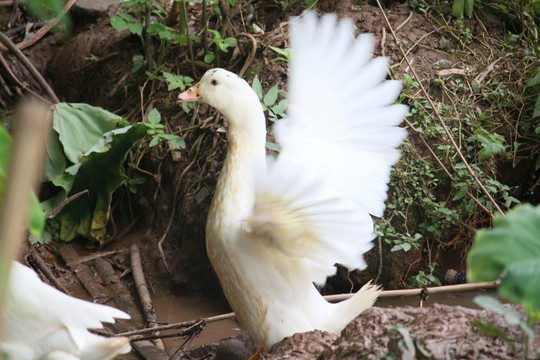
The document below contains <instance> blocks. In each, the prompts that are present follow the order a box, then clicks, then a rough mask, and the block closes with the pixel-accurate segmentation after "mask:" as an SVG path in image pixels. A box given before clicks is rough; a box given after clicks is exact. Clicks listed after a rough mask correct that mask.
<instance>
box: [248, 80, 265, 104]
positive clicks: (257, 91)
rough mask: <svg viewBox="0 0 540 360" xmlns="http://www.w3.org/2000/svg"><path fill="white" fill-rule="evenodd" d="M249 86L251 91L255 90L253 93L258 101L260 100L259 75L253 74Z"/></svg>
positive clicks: (261, 92)
mask: <svg viewBox="0 0 540 360" xmlns="http://www.w3.org/2000/svg"><path fill="white" fill-rule="evenodd" d="M251 88H252V89H253V91H255V94H257V97H258V98H259V101H261V100H262V97H263V90H262V85H261V82H260V80H259V76H257V75H255V78H254V79H253V82H252V84H251Z"/></svg>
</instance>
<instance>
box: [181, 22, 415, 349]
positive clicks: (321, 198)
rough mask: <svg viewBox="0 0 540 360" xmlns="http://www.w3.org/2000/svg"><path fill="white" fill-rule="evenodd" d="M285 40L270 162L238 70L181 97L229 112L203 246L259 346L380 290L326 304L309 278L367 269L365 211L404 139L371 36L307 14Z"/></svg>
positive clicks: (392, 87)
mask: <svg viewBox="0 0 540 360" xmlns="http://www.w3.org/2000/svg"><path fill="white" fill-rule="evenodd" d="M290 45H291V48H292V54H293V59H292V61H291V64H290V74H289V87H288V93H289V103H288V104H289V105H288V110H287V113H288V119H286V120H282V121H279V122H278V123H276V125H275V137H276V139H277V141H278V143H279V144H280V145H281V151H280V153H279V156H278V158H277V160H275V161H274V160H272V159H271V158H266V157H265V142H266V123H265V118H264V114H263V109H262V107H261V104H260V102H259V100H258V98H257V95H256V94H255V92H254V91H253V90H252V89H251V87H250V86H249V85H248V83H246V82H245V81H244V80H242V79H240V78H239V77H238V76H237V75H235V74H233V73H231V72H229V71H226V70H223V69H212V70H209V71H208V72H206V74H205V75H204V76H203V77H202V79H201V81H200V82H199V83H198V84H196V85H195V86H193V87H192V88H190V89H189V90H187V91H185V92H184V93H182V94H180V95H179V99H180V100H181V101H198V100H200V101H202V102H205V103H207V104H209V105H211V106H213V107H214V108H216V109H217V110H218V111H220V112H221V113H222V114H223V115H224V116H225V117H226V118H227V120H228V133H227V139H228V147H229V148H228V152H227V155H226V158H225V162H224V165H223V169H222V172H221V175H220V177H219V180H218V183H217V186H216V192H215V195H214V198H213V200H212V204H211V207H210V212H209V214H208V222H207V227H206V240H207V251H208V255H209V257H210V260H211V262H212V264H213V266H214V268H215V271H216V273H217V275H218V277H219V279H220V281H221V284H222V287H223V291H224V293H225V295H226V297H227V299H228V301H229V303H230V305H231V307H232V308H233V310H234V311H235V313H236V316H237V318H238V320H239V322H240V324H241V325H242V326H243V327H244V329H245V330H246V331H247V332H248V333H249V334H250V335H251V337H252V338H253V339H254V340H255V341H256V342H258V343H259V344H260V345H262V346H263V347H264V348H269V347H270V346H271V345H272V344H274V343H276V342H278V341H280V340H281V339H283V338H284V337H286V336H290V335H292V334H294V333H297V332H306V331H311V330H314V329H319V330H325V331H330V332H334V333H339V332H340V331H341V330H342V329H343V328H344V327H345V326H346V325H347V324H348V323H349V322H350V321H351V320H352V319H354V318H355V317H356V316H357V315H358V314H360V313H361V312H362V311H364V310H366V309H368V308H369V307H371V306H372V304H373V303H374V301H375V300H376V299H377V296H378V294H379V289H378V287H376V286H373V285H371V284H366V285H365V286H364V287H362V288H361V289H360V290H359V291H358V292H357V293H356V294H355V295H354V296H353V297H352V298H351V299H349V300H347V301H343V302H341V303H338V304H330V303H328V302H327V301H325V300H324V298H323V297H322V296H321V295H320V294H319V292H318V291H317V289H316V288H315V286H314V284H313V283H317V284H322V283H324V282H325V281H326V277H327V276H329V275H332V274H334V273H335V270H336V268H335V266H334V265H335V264H336V263H340V264H344V265H346V266H348V267H349V268H351V269H354V268H360V269H361V268H364V267H365V266H366V264H365V262H364V260H363V259H362V254H363V253H364V252H366V251H367V250H369V249H370V248H371V247H372V243H371V240H372V239H373V238H374V233H373V221H372V218H371V215H374V216H378V217H380V216H382V214H383V210H384V201H385V199H386V191H387V182H388V180H389V174H390V168H391V166H392V165H393V164H394V163H395V162H396V161H397V160H398V159H399V156H400V154H399V151H398V150H396V149H395V148H396V147H397V146H399V144H400V143H401V142H402V141H403V139H404V138H405V137H406V131H405V130H404V129H402V128H399V127H397V125H398V124H399V123H400V122H401V121H402V120H403V118H404V117H405V114H406V113H407V107H406V106H404V105H397V104H395V105H392V103H393V102H394V101H395V100H396V99H397V98H398V96H399V94H400V91H401V83H400V82H399V81H384V80H385V78H386V76H387V69H388V65H389V61H388V59H386V58H380V57H379V58H376V59H373V60H371V56H372V51H373V39H372V36H369V35H362V36H360V37H359V38H358V39H356V40H355V39H354V33H353V26H352V22H351V21H350V20H341V21H339V22H338V21H337V19H336V16H335V15H333V14H331V15H325V16H323V17H322V18H321V19H320V20H319V19H317V17H316V15H314V14H313V13H306V14H304V15H302V16H301V17H299V18H295V19H293V20H292V21H291V26H290ZM370 214H371V215H370Z"/></svg>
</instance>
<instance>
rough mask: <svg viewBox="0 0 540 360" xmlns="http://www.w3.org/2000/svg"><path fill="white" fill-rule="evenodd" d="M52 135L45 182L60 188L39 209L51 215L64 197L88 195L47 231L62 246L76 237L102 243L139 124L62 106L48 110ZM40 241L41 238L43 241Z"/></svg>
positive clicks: (143, 131)
mask: <svg viewBox="0 0 540 360" xmlns="http://www.w3.org/2000/svg"><path fill="white" fill-rule="evenodd" d="M52 110H53V130H54V132H53V134H52V136H51V137H50V139H49V142H48V152H47V159H46V164H45V175H44V177H45V178H44V181H50V182H51V183H52V184H53V185H55V186H57V187H58V193H57V195H56V196H54V197H53V198H50V199H48V200H46V201H44V202H43V203H42V204H41V206H42V208H43V209H44V211H45V212H50V211H51V210H53V209H55V208H56V207H57V206H58V205H60V204H61V203H63V202H65V201H66V200H67V198H68V196H71V195H73V194H77V193H79V192H81V191H83V190H88V194H87V195H84V196H81V197H79V198H78V199H76V200H74V201H72V202H69V203H68V204H67V205H66V206H65V207H63V208H62V210H61V211H60V212H59V213H58V214H56V215H55V216H54V217H52V218H51V219H49V220H48V221H47V230H48V231H49V232H51V233H53V234H54V235H55V238H56V239H58V240H62V241H71V240H73V239H74V238H75V237H76V236H79V235H80V236H83V237H85V238H87V239H90V240H93V241H97V242H102V241H103V240H104V235H105V230H106V226H107V223H108V218H109V212H110V202H111V197H112V193H113V192H114V191H115V190H116V189H117V188H118V187H119V186H120V185H121V184H122V182H123V181H124V178H125V176H124V175H123V174H122V172H121V166H122V164H123V162H124V160H125V157H126V155H127V153H128V152H129V151H130V149H131V148H132V147H133V146H134V144H136V143H137V142H138V141H139V140H140V139H142V137H143V136H144V135H145V134H146V127H145V126H144V125H142V124H135V125H127V126H126V122H125V120H123V119H122V118H121V117H119V116H116V115H114V114H112V113H110V112H108V111H106V110H103V109H101V108H97V107H92V106H90V105H86V104H66V103H60V104H56V105H54V106H53V107H52ZM42 240H43V239H42Z"/></svg>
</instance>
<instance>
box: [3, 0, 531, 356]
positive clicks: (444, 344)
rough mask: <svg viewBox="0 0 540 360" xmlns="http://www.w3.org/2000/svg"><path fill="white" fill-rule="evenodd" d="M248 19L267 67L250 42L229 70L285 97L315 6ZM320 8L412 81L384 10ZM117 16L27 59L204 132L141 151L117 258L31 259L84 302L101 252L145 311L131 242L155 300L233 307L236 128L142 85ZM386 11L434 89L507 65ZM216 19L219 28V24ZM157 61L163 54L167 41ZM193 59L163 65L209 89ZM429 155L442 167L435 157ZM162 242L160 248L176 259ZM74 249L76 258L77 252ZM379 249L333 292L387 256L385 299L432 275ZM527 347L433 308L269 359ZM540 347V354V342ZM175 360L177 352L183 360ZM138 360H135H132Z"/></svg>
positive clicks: (67, 84)
mask: <svg viewBox="0 0 540 360" xmlns="http://www.w3.org/2000/svg"><path fill="white" fill-rule="evenodd" d="M100 3H101V2H96V4H100ZM103 3H105V4H107V2H103ZM246 9H249V10H250V11H252V12H253V14H255V16H254V17H251V16H250V14H248V13H245V14H244V13H242V14H240V15H242V16H243V17H246V18H247V19H248V20H247V21H252V22H254V23H257V24H259V25H260V27H261V28H262V33H261V34H258V35H256V39H257V42H258V44H257V48H256V49H255V50H256V53H255V57H254V58H250V57H249V54H250V52H251V51H252V50H253V48H252V45H251V42H250V41H249V39H248V38H245V37H242V36H241V35H238V36H237V38H238V41H239V45H238V48H237V52H235V53H234V55H233V56H232V58H226V59H225V58H224V59H222V64H220V66H222V67H226V68H228V69H230V70H232V71H236V72H238V71H240V69H241V68H242V67H243V66H244V65H247V71H246V74H245V77H246V78H247V79H252V78H253V76H254V75H255V74H258V76H259V78H260V79H261V82H262V83H263V86H265V88H269V87H270V86H272V85H273V84H275V83H278V84H279V86H280V88H282V89H286V79H287V64H286V63H284V62H276V61H272V60H273V59H274V58H275V57H276V54H275V53H274V52H273V51H272V50H270V49H269V47H268V46H269V45H272V46H276V47H280V48H283V47H287V23H286V21H287V18H288V17H289V16H292V15H298V14H300V13H301V12H302V11H303V9H304V7H303V5H302V4H300V5H296V6H292V7H290V8H289V9H288V10H287V11H286V12H285V13H284V12H282V11H281V10H280V7H279V6H278V5H277V3H271V2H258V3H257V2H255V3H254V4H252V5H251V6H250V7H246V8H243V10H241V11H246ZM317 9H318V10H319V11H320V12H336V13H337V14H338V15H339V16H340V17H350V18H352V19H353V20H354V23H355V25H356V26H357V28H358V32H371V33H373V34H375V36H376V38H377V45H376V50H375V52H376V54H378V55H385V56H389V57H390V59H391V63H392V64H395V66H393V67H392V74H393V76H394V77H396V78H399V79H401V78H403V74H410V73H411V69H410V67H409V65H407V63H405V62H404V61H403V57H402V55H401V53H400V52H399V49H398V46H397V45H396V43H395V41H394V40H393V38H392V37H391V36H390V34H389V33H388V31H387V30H385V29H386V26H385V24H384V21H383V18H382V16H381V11H380V10H379V8H378V7H376V6H373V5H368V4H366V5H357V4H356V2H354V1H342V2H338V4H337V5H336V2H332V1H319V3H318V5H317ZM3 10H7V9H6V8H3ZM442 10H443V12H446V13H449V12H450V5H443V7H442ZM116 11H117V8H116V7H115V6H112V7H109V8H108V9H107V6H105V7H103V8H99V9H96V8H92V9H91V10H89V9H87V8H84V7H75V8H74V9H72V16H73V19H74V24H75V28H74V32H73V36H72V37H70V38H67V39H60V38H58V37H57V36H55V35H53V34H48V35H46V36H45V37H43V38H42V39H41V40H40V41H38V42H37V43H36V44H35V45H33V46H31V47H29V48H27V49H26V50H25V51H24V53H25V54H26V56H27V57H28V58H29V59H30V61H31V62H32V63H33V64H34V66H36V68H37V69H38V70H39V71H40V73H41V74H43V75H44V76H45V78H46V80H47V81H48V82H49V83H50V85H51V86H52V88H53V89H54V91H55V93H56V94H57V95H58V97H59V98H60V100H61V101H66V102H85V103H89V104H91V105H96V106H101V107H103V108H105V109H107V110H109V111H112V112H114V113H117V114H119V115H122V116H125V117H127V118H128V119H130V120H132V121H140V119H141V118H143V117H144V116H145V115H146V114H148V112H149V111H150V110H151V109H152V108H154V107H155V108H157V109H158V110H159V111H160V113H161V114H162V117H163V119H164V120H165V123H166V126H167V130H168V131H170V132H175V131H179V130H182V129H186V128H191V130H187V131H185V132H182V133H181V134H182V137H183V138H184V139H185V141H186V144H187V149H185V150H182V151H179V150H176V149H172V148H169V147H167V146H166V145H163V144H161V145H159V146H158V147H156V148H152V149H150V148H148V146H147V144H148V140H146V141H145V142H144V143H143V144H142V145H141V150H140V151H139V152H137V153H136V154H134V155H133V156H134V158H133V159H132V161H133V162H134V163H136V164H137V169H129V170H127V172H128V175H129V176H134V175H142V174H143V175H144V176H146V177H147V181H146V183H144V184H142V185H140V186H139V189H138V192H137V193H136V194H131V193H130V192H128V191H127V190H125V189H121V190H119V191H118V192H117V193H116V195H115V198H114V200H113V211H112V214H111V225H110V228H109V241H107V244H106V246H104V247H101V248H96V246H95V244H89V243H86V242H85V241H84V240H82V239H81V240H78V241H77V242H76V244H69V245H66V244H62V243H58V242H54V241H53V242H51V243H49V244H45V245H41V246H39V247H37V248H31V247H29V248H28V249H27V251H26V259H27V261H28V262H29V263H30V264H31V265H34V266H35V267H37V266H36V265H37V263H38V262H39V258H41V259H43V260H44V261H45V264H46V265H45V266H46V267H47V268H49V269H50V270H52V274H53V275H54V276H55V277H56V278H58V279H59V282H60V284H62V285H63V286H64V287H65V288H67V289H68V290H70V291H71V292H73V293H75V294H77V295H78V296H80V297H86V298H90V296H88V294H86V293H84V292H83V291H81V290H80V289H81V287H80V285H79V280H78V279H77V278H76V277H75V276H74V270H75V268H76V266H78V265H77V263H78V262H79V263H82V264H83V265H87V266H89V269H90V270H91V271H93V272H95V271H96V270H95V269H96V267H97V266H96V263H95V259H90V260H85V261H80V260H77V259H80V258H83V260H84V257H85V256H90V255H92V254H95V253H97V254H107V255H104V256H102V257H101V258H102V259H105V260H106V261H107V262H109V263H111V264H112V265H113V266H114V269H115V271H116V273H117V274H118V275H119V274H122V278H121V280H119V283H120V285H119V286H120V287H122V288H124V290H126V289H127V291H128V294H129V296H131V297H132V301H131V302H132V303H135V304H138V300H137V296H136V295H135V293H134V286H133V283H132V279H131V276H130V274H129V271H130V258H129V251H128V249H129V247H130V246H131V245H132V244H138V246H139V247H140V249H141V253H142V254H143V256H142V264H143V270H144V273H145V276H146V280H147V282H148V284H149V287H150V289H151V290H152V291H153V293H159V292H160V291H163V290H165V291H168V292H172V293H175V294H182V295H204V296H210V297H215V298H216V299H218V300H216V301H219V302H221V303H224V301H223V298H222V294H221V290H220V286H219V283H218V282H217V279H216V277H215V275H214V274H213V270H212V268H211V266H210V264H209V261H208V259H207V257H206V254H205V245H204V228H205V218H206V212H207V210H208V207H209V204H210V200H211V194H212V192H213V189H214V185H215V182H216V179H217V176H218V174H219V170H220V166H221V162H222V160H223V158H224V154H225V149H226V139H225V133H226V128H225V126H224V125H223V122H222V121H221V119H220V118H219V117H218V118H216V117H215V116H214V114H213V113H212V112H211V110H210V109H208V108H207V107H204V106H203V107H202V108H201V110H200V111H199V112H198V115H197V117H193V116H192V115H191V114H189V115H186V114H184V113H183V112H182V111H181V109H180V107H179V106H178V105H177V104H176V102H175V99H176V96H177V91H173V92H168V91H167V89H166V85H165V84H164V83H162V82H159V81H150V80H148V77H146V75H144V74H142V73H141V72H139V73H135V74H132V73H131V67H132V63H131V59H132V57H133V56H134V55H136V54H140V53H141V52H142V49H141V42H140V39H139V38H138V37H137V36H133V35H131V34H129V33H128V32H127V31H117V30H115V29H113V28H112V27H111V26H110V25H109V17H110V15H111V14H113V13H115V12H116ZM385 12H386V15H387V16H388V18H389V21H390V23H391V24H392V26H393V27H394V28H399V31H398V33H397V34H398V36H400V37H401V39H402V40H403V44H408V46H409V49H410V50H409V52H408V57H409V59H410V60H411V61H412V63H413V66H414V68H415V69H416V71H417V72H418V73H419V74H420V76H421V77H422V78H427V79H433V78H435V77H436V76H439V74H440V73H438V72H440V71H441V70H445V69H446V70H449V74H450V76H451V74H452V71H454V73H459V71H464V69H467V71H476V72H478V73H481V72H482V71H483V70H484V69H486V68H488V65H489V64H490V63H491V62H492V61H493V58H494V57H497V56H498V52H499V51H500V49H495V48H494V49H493V52H494V53H492V54H482V53H481V50H480V49H481V48H480V47H478V48H477V50H478V51H479V52H480V56H478V54H474V55H472V54H464V53H463V52H458V51H456V52H452V51H440V46H441V37H442V30H441V29H440V24H437V23H436V22H435V21H433V18H432V17H431V16H430V14H429V11H424V12H420V11H413V10H411V8H410V7H409V4H408V3H403V4H401V3H390V4H388V7H387V9H386V10H385ZM188 16H189V24H190V26H191V27H192V28H193V29H196V28H197V26H198V25H199V22H200V16H201V7H200V4H193V5H192V6H190V7H189V8H188ZM233 19H235V20H237V22H235V23H234V24H233V27H235V25H236V26H237V27H238V28H237V29H235V30H234V33H236V34H239V33H242V32H245V26H246V25H245V24H244V23H242V22H239V19H240V16H239V14H238V13H237V14H235V17H233ZM1 21H2V23H0V28H6V29H7V26H8V23H9V24H10V26H11V27H12V28H15V27H16V26H15V25H16V24H17V25H18V26H20V25H24V24H27V23H29V22H30V21H31V19H30V18H29V17H28V16H27V15H26V14H25V13H24V11H22V10H18V11H15V12H13V11H11V10H9V11H6V12H4V14H3V15H2V19H1ZM210 21H215V19H212V18H211V19H210ZM464 21H465V22H466V25H467V26H468V28H470V31H471V32H472V33H473V35H474V36H477V37H478V39H480V40H479V41H487V42H489V41H490V39H491V38H492V37H495V38H497V37H503V35H504V31H503V26H502V23H501V20H500V19H499V18H497V17H496V16H495V15H493V14H492V13H490V12H488V11H479V12H478V17H477V18H475V19H466V20H464ZM485 34H490V38H487V37H485ZM18 36H19V38H18ZM20 36H21V34H20V33H19V34H17V33H15V34H14V35H12V38H13V40H14V41H15V42H19V41H21V40H22V38H20ZM411 44H414V46H411ZM155 50H156V51H157V52H159V51H160V50H162V49H160V48H159V44H157V43H156V49H155ZM186 53H187V50H186V49H185V48H182V49H177V48H174V49H173V51H169V52H168V53H167V55H166V56H165V59H164V61H163V64H164V70H166V71H169V72H173V73H180V74H189V75H190V76H192V77H193V78H195V79H197V78H198V77H200V76H201V75H202V74H203V73H204V70H205V66H204V65H201V63H197V64H196V65H197V67H196V68H195V69H196V73H195V74H192V73H191V66H190V65H189V64H188V63H187V62H186V61H185V57H186ZM91 55H94V56H97V57H98V58H99V59H100V60H99V61H97V62H94V63H89V62H88V61H87V59H88V58H89V57H90V56H91ZM6 58H7V60H8V63H9V65H10V66H11V68H12V69H13V71H14V73H15V74H16V76H17V77H18V78H20V79H24V82H25V84H27V85H28V86H30V87H32V88H34V89H39V86H38V85H37V84H36V83H35V80H34V79H33V78H32V76H30V74H29V73H28V72H27V71H26V70H25V69H24V68H23V67H22V65H21V64H20V63H19V62H18V61H17V60H16V59H15V58H14V57H12V56H10V55H6ZM479 59H483V61H484V62H483V61H481V60H479ZM246 63H247V64H246ZM2 71H3V72H1V75H2V78H3V79H7V78H8V77H7V76H5V71H4V70H3V69H2ZM486 75H487V74H486ZM427 85H428V87H429V88H428V91H429V92H430V93H431V94H432V96H434V97H436V98H441V97H443V95H442V93H441V92H440V89H439V88H438V87H437V85H436V83H435V82H427ZM38 91H39V90H38ZM21 94H22V91H21V90H20V89H19V88H18V87H17V86H16V85H15V84H13V83H11V82H10V81H9V80H8V81H7V82H6V83H4V84H3V85H2V86H1V88H0V95H1V102H0V106H2V107H3V108H4V110H7V111H10V110H11V109H12V107H13V106H14V104H15V103H16V102H17V101H18V99H19V98H20V96H21ZM409 146H420V145H419V141H418V139H415V137H414V134H411V141H410V145H409ZM426 156H429V155H428V154H427V153H426ZM526 172H527V170H524V171H523V174H522V175H521V176H526V175H527V174H526ZM514 175H516V174H515V173H514ZM516 176H517V175H516ZM516 181H519V180H516ZM470 243H471V239H470V238H464V239H461V241H459V242H457V243H456V244H454V246H450V247H447V248H441V249H439V250H438V251H437V254H436V256H438V258H439V263H440V264H442V265H441V266H440V268H439V269H438V271H439V273H438V274H437V275H438V276H439V277H440V278H443V277H444V273H445V272H446V270H447V269H454V270H457V271H464V270H465V255H466V249H467V248H468V247H469V246H470ZM158 244H161V247H162V249H163V253H161V252H160V249H159V246H158ZM65 248H69V249H70V252H69V254H67V253H66V250H65ZM378 249H379V248H378V247H377V246H376V247H375V248H374V249H373V250H372V251H370V253H368V254H367V255H366V258H367V261H368V264H369V266H368V269H366V270H365V271H363V272H354V273H351V274H347V273H346V272H344V271H343V269H340V271H339V274H338V275H339V276H337V277H335V278H333V279H331V280H330V281H329V284H328V286H327V287H326V288H325V289H323V291H324V292H326V293H336V292H349V290H350V289H351V283H352V284H353V286H354V287H357V286H359V285H360V284H362V283H364V282H365V281H367V280H369V279H371V278H374V277H375V276H376V274H377V268H378V266H379V258H382V261H383V263H382V268H383V272H382V274H381V277H380V281H379V282H380V283H381V284H382V285H383V286H384V287H385V288H386V289H396V288H401V287H403V286H404V284H405V279H406V278H407V277H408V276H409V275H410V274H412V273H415V272H416V271H417V270H418V269H419V268H421V266H422V265H425V257H426V256H427V255H426V254H425V253H423V252H422V250H418V251H414V250H413V251H410V252H407V253H403V252H400V253H391V252H390V251H389V249H390V246H389V245H387V244H386V243H384V242H383V243H382V245H381V249H382V256H381V254H379V250H378ZM72 250H75V252H73V251H72ZM109 252H111V253H113V254H112V255H111V254H108V253H109ZM66 264H67V265H66ZM96 276H97V275H96ZM101 276H102V275H101ZM97 279H98V283H99V287H101V288H102V289H101V290H103V292H101V293H100V294H101V295H99V296H98V298H99V300H100V301H102V302H106V301H107V300H109V299H110V298H113V299H115V300H116V304H117V306H119V307H121V308H122V307H123V306H122V305H121V304H118V302H119V301H120V300H118V299H119V298H121V296H119V295H117V292H116V290H114V288H116V286H113V285H111V282H108V281H106V280H104V279H103V277H99V276H98V277H97ZM111 292H112V293H113V294H112V295H111ZM124 295H125V294H124ZM91 297H94V299H95V297H96V296H95V294H92V295H91ZM120 302H121V301H120ZM126 306H127V305H126ZM124 309H126V308H125V307H124ZM132 309H133V308H132ZM225 310H226V308H225ZM134 311H136V309H134ZM132 315H134V314H132ZM138 320H139V321H140V323H138V324H137V323H135V324H133V323H131V324H121V326H120V327H119V328H116V329H115V330H116V331H121V330H125V329H127V328H130V327H132V326H135V327H143V326H144V325H142V323H143V321H142V320H141V318H140V317H139V318H138ZM474 321H490V322H493V323H496V324H497V326H498V327H500V328H501V329H503V332H504V333H507V334H509V339H510V340H509V341H503V340H501V339H500V338H497V337H495V336H487V335H484V334H483V333H482V331H480V330H479V328H478V326H473V322H474ZM397 324H401V325H402V326H403V327H399V326H398V325H397ZM359 334H361V336H359ZM520 338H521V333H520V331H519V330H518V329H517V327H516V326H510V325H508V324H507V323H505V322H504V320H502V319H501V317H500V316H497V315H495V314H493V313H488V312H486V311H480V310H472V309H467V308H463V307H455V306H453V307H449V306H444V305H440V306H434V307H430V308H409V307H405V308H396V309H389V308H384V309H383V308H374V309H372V310H369V311H368V312H367V313H366V314H365V315H362V316H361V317H359V318H358V319H356V320H355V321H354V322H353V323H351V324H350V325H349V326H348V327H347V328H346V329H345V330H344V332H343V334H342V336H341V337H337V336H335V335H330V334H322V333H319V332H315V333H312V334H307V335H295V336H294V337H293V339H285V340H284V341H283V342H282V343H280V344H277V345H276V346H275V347H274V348H273V349H272V350H271V351H269V352H268V353H266V354H264V355H263V357H264V358H267V359H278V358H284V357H285V356H286V357H287V358H291V359H293V358H294V359H296V358H297V359H317V358H318V359H353V358H354V359H356V358H380V357H382V356H383V355H385V354H390V355H388V356H389V357H388V358H403V359H410V358H436V359H447V358H450V359H455V358H470V359H478V358H480V359H483V358H485V359H492V358H501V359H513V358H516V357H518V356H523V346H521V342H520V340H519V339H520ZM535 345H536V347H538V339H536V343H535ZM254 350H256V345H255V344H252V343H250V341H249V339H247V338H246V337H245V336H240V337H238V338H234V339H232V340H227V341H224V342H218V343H215V344H211V345H208V346H206V347H203V348H200V349H196V350H189V352H187V351H186V352H183V351H180V352H178V353H176V354H175V355H174V356H173V358H179V357H185V358H192V359H203V358H205V359H206V358H214V354H215V353H216V352H217V355H216V356H215V358H216V359H233V358H247V354H249V353H252V352H253V351H254ZM168 351H169V354H173V353H174V352H175V349H168ZM232 354H234V355H232ZM155 356H156V357H155V359H160V357H158V355H155ZM120 358H122V357H120ZM127 358H130V359H135V358H136V357H135V356H134V355H133V356H131V357H126V359H127ZM148 358H152V357H148Z"/></svg>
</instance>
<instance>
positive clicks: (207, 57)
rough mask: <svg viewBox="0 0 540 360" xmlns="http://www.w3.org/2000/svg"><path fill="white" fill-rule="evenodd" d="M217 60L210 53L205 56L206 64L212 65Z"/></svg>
mask: <svg viewBox="0 0 540 360" xmlns="http://www.w3.org/2000/svg"><path fill="white" fill-rule="evenodd" d="M215 58H216V56H215V55H214V53H212V52H208V53H206V55H204V62H205V63H207V64H210V63H211V62H212V61H214V59H215Z"/></svg>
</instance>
